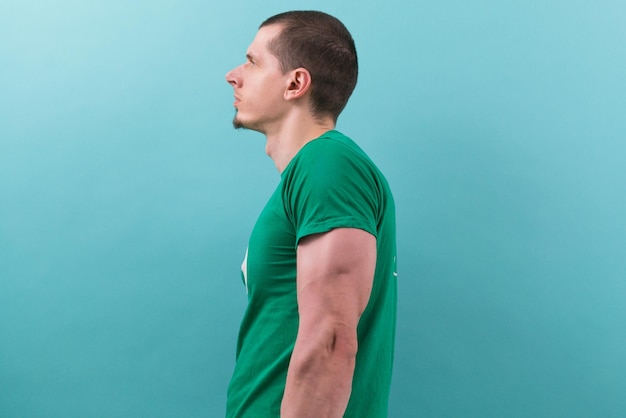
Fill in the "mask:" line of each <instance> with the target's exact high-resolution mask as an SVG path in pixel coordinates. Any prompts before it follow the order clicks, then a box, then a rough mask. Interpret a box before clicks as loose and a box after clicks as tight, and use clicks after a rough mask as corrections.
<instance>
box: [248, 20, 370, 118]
mask: <svg viewBox="0 0 626 418" xmlns="http://www.w3.org/2000/svg"><path fill="white" fill-rule="evenodd" d="M269 25H279V26H280V28H281V30H280V33H279V34H278V35H277V36H276V37H275V38H274V39H272V40H271V41H270V43H269V45H268V50H269V51H270V52H272V53H273V54H274V55H275V56H276V58H278V61H279V62H280V65H281V69H282V71H283V72H287V71H290V70H293V69H296V68H298V67H302V68H306V69H307V70H308V71H309V73H310V74H311V79H312V83H311V110H312V113H313V114H314V115H315V116H317V117H326V116H331V117H332V118H333V120H335V121H336V120H337V117H338V116H339V114H340V113H341V111H342V110H343V109H344V107H345V106H346V104H347V102H348V99H349V98H350V95H351V94H352V91H353V90H354V87H355V86H356V81H357V77H358V60H357V54H356V48H355V46H354V40H353V39H352V36H351V35H350V32H348V30H347V29H346V27H345V26H344V25H343V23H341V22H340V21H339V20H338V19H337V18H335V17H333V16H330V15H328V14H326V13H323V12H318V11H291V12H285V13H280V14H278V15H275V16H272V17H270V18H269V19H267V20H266V21H265V22H263V23H262V24H261V26H260V28H263V27H266V26H269Z"/></svg>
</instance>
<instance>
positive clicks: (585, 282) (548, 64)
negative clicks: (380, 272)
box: [0, 0, 626, 418]
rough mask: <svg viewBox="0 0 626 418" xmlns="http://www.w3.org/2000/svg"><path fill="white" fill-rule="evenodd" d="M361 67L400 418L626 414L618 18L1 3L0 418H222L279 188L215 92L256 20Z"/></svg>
mask: <svg viewBox="0 0 626 418" xmlns="http://www.w3.org/2000/svg"><path fill="white" fill-rule="evenodd" d="M310 8H315V9H321V10H325V11H327V12H330V13H332V14H335V15H337V16H338V17H339V18H341V19H342V20H343V21H344V22H345V23H346V25H347V26H348V28H349V29H350V30H351V31H352V33H353V35H354V38H355V40H356V42H357V48H358V51H359V57H360V63H361V73H360V80H359V85H358V86H357V89H356V91H355V93H354V95H353V98H352V100H351V102H350V103H349V105H348V107H347V109H346V111H345V112H344V114H343V116H342V117H341V118H340V123H339V125H338V128H339V129H340V130H342V131H344V132H345V133H346V134H348V135H350V136H352V137H353V138H354V139H356V140H357V142H359V143H360V144H361V145H362V147H363V148H364V149H365V150H366V151H367V152H368V153H369V154H370V155H371V157H372V158H373V159H374V161H376V162H377V163H378V165H379V166H380V168H381V169H382V170H383V171H384V172H385V173H386V175H387V177H388V179H389V181H390V183H391V185H392V188H393V190H394V193H395V197H396V202H397V208H398V209H397V215H398V246H399V254H398V259H399V283H400V295H399V322H398V335H397V355H396V363H395V366H396V367H395V372H394V373H395V374H394V381H393V387H392V395H391V399H390V417H398V418H400V417H401V418H404V417H415V416H424V417H566V416H567V417H621V416H626V397H625V396H624V393H626V377H625V376H626V356H625V355H624V354H625V353H626V319H625V318H626V303H625V302H624V301H625V296H626V280H625V279H626V221H625V219H624V218H625V217H624V214H625V213H626V187H625V185H626V168H625V166H626V164H625V163H624V160H625V155H626V118H625V114H626V77H625V74H626V47H625V45H626V26H625V25H624V22H625V21H626V5H625V3H624V2H622V1H617V0H615V1H608V0H598V1H593V2H592V1H576V0H574V1H564V0H552V1H528V0H525V1H506V2H503V1H496V0H493V1H488V0H484V1H475V2H468V1H461V0H456V1H454V0H443V1H438V2H432V1H430V2H424V1H401V0H387V1H373V0H362V1H360V2H359V3H358V5H357V4H339V2H336V1H332V2H331V1H326V0H324V1H322V0H320V1H316V2H306V1H290V2H281V1H277V0H273V1H265V2H256V1H252V0H242V1H238V2H217V1H215V2H207V1H146V0H142V1H133V2H128V1H120V0H114V1H111V0H109V1H78V0H60V1H56V2H44V1H17V0H3V1H2V3H1V4H0V416H2V417H20V418H23V417H44V416H45V417H137V416H146V417H183V416H184V417H200V416H206V417H219V416H222V415H223V414H224V403H225V391H226V386H227V383H228V380H229V377H230V373H231V371H232V368H233V364H234V352H235V341H236V333H237V328H238V326H239V321H240V319H241V316H242V314H243V309H244V307H245V301H246V296H245V291H244V288H243V286H242V283H241V280H240V275H239V267H240V264H241V261H242V258H243V255H244V252H245V248H246V243H247V238H248V234H249V232H250V230H251V228H252V225H253V223H254V221H255V219H256V216H257V215H258V213H259V212H260V210H261V208H262V206H263V205H264V203H265V201H266V199H267V198H268V197H269V195H270V193H271V192H272V190H273V188H274V187H275V185H276V184H277V182H278V179H279V177H278V174H277V172H276V170H275V168H274V165H273V163H272V162H271V160H270V159H269V158H267V157H266V156H265V154H264V138H263V137H262V136H261V135H259V134H256V133H253V132H245V131H233V130H232V127H231V120H232V117H233V109H232V90H231V88H230V86H228V85H227V84H226V82H225V81H224V75H225V73H226V72H227V71H228V70H229V69H230V68H232V67H234V66H236V65H238V64H239V63H241V62H242V61H243V60H244V54H245V50H246V48H247V46H248V44H249V43H250V41H251V40H252V38H253V37H254V35H255V33H256V28H257V26H258V25H259V23H260V22H261V21H262V20H264V19H265V18H266V17H268V16H270V15H272V14H275V13H278V12H281V11H284V10H288V9H310Z"/></svg>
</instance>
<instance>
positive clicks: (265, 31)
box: [248, 25, 281, 56]
mask: <svg viewBox="0 0 626 418" xmlns="http://www.w3.org/2000/svg"><path fill="white" fill-rule="evenodd" d="M280 29H281V28H280V26H279V25H268V26H263V27H262V28H260V29H259V31H258V32H257V33H256V36H255V37H254V40H253V41H252V43H251V44H250V46H249V47H248V54H250V55H253V56H260V55H265V54H269V51H268V49H267V45H268V43H269V42H270V41H271V40H272V39H274V38H275V37H276V36H277V35H278V34H279V33H280Z"/></svg>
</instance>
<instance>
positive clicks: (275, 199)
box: [226, 131, 397, 418]
mask: <svg viewBox="0 0 626 418" xmlns="http://www.w3.org/2000/svg"><path fill="white" fill-rule="evenodd" d="M333 228H359V229H363V230H365V231H367V232H369V233H370V234H372V235H374V236H375V237H376V246H377V258H376V270H375V275H374V285H373V288H372V293H371V296H370V300H369V303H368V305H367V307H366V309H365V311H364V313H363V315H362V316H361V319H360V321H359V325H358V328H357V335H358V347H359V348H358V353H357V357H356V366H355V370H354V378H353V383H352V394H351V396H350V401H349V403H348V407H347V410H346V413H345V415H344V416H345V417H352V418H370V417H371V418H379V417H386V416H387V400H388V398H389V386H390V383H391V369H392V363H393V350H394V338H395V323H396V284H397V274H396V230H395V207H394V202H393V197H392V195H391V191H390V190H389V185H388V184H387V181H386V180H385V178H384V177H383V175H382V174H381V172H380V171H379V170H378V168H376V166H375V165H374V164H373V163H372V162H371V160H370V159H369V158H368V157H367V155H366V154H365V153H364V152H363V151H362V150H361V149H360V148H359V147H358V146H357V145H356V144H355V143H354V142H353V141H352V140H351V139H350V138H348V137H346V136H344V135H342V134H341V133H339V132H337V131H329V132H327V133H325V134H324V135H322V136H321V137H319V138H317V139H315V140H313V141H311V142H309V143H307V144H306V145H305V146H304V147H302V149H301V150H300V151H299V152H298V154H296V155H295V156H294V158H293V159H292V160H291V162H290V163H289V165H288V166H287V167H286V168H285V170H284V171H283V173H282V175H281V181H280V184H279V185H278V187H277V188H276V190H275V192H274V194H273V195H272V196H271V198H270V200H269V202H268V203H267V205H266V206H265V208H264V209H263V211H262V212H261V214H260V216H259V218H258V220H257V222H256V225H255V226H254V229H253V231H252V234H251V236H250V241H249V243H248V250H247V252H246V259H245V260H244V264H243V266H242V273H243V274H242V276H243V279H244V283H245V285H246V290H247V293H248V307H247V309H246V312H245V315H244V318H243V321H242V324H241V329H240V332H239V339H238V342H237V361H236V365H235V371H234V373H233V377H232V379H231V382H230V385H229V387H228V401H227V413H226V416H227V417H229V418H235V417H244V418H266V417H267V418H275V417H279V416H280V404H281V401H282V396H283V392H284V389H285V380H286V377H287V368H288V366H289V359H290V357H291V353H292V350H293V347H294V343H295V340H296V334H297V330H298V304H297V300H296V250H297V245H298V241H299V240H300V239H301V238H302V237H305V236H307V235H311V234H316V233H322V232H328V231H330V230H331V229H333Z"/></svg>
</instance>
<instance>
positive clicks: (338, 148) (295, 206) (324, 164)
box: [283, 139, 379, 246]
mask: <svg viewBox="0 0 626 418" xmlns="http://www.w3.org/2000/svg"><path fill="white" fill-rule="evenodd" d="M283 182H284V186H283V187H284V188H283V202H284V205H285V210H286V212H287V216H288V217H289V218H290V220H291V222H292V223H293V225H294V228H295V231H296V246H297V245H298V242H299V241H300V239H302V238H303V237H306V236H307V235H312V234H318V233H323V232H328V231H330V230H331V229H334V228H358V229H362V230H364V231H367V232H369V233H370V234H372V235H374V236H376V225H377V218H378V216H377V213H378V207H379V203H378V202H379V192H378V187H377V180H376V174H375V169H374V167H373V165H372V164H371V163H370V162H369V161H368V160H366V159H365V158H364V157H363V156H362V155H359V154H358V153H356V152H354V151H353V150H351V149H350V148H348V147H347V146H346V145H344V144H341V143H336V142H335V141H332V140H325V139H320V140H316V141H315V142H314V143H309V144H308V145H307V146H306V147H305V148H304V149H303V150H301V152H300V153H299V154H298V155H297V156H296V161H294V164H293V167H291V169H290V170H289V173H288V174H287V176H286V178H284V179H283Z"/></svg>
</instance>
